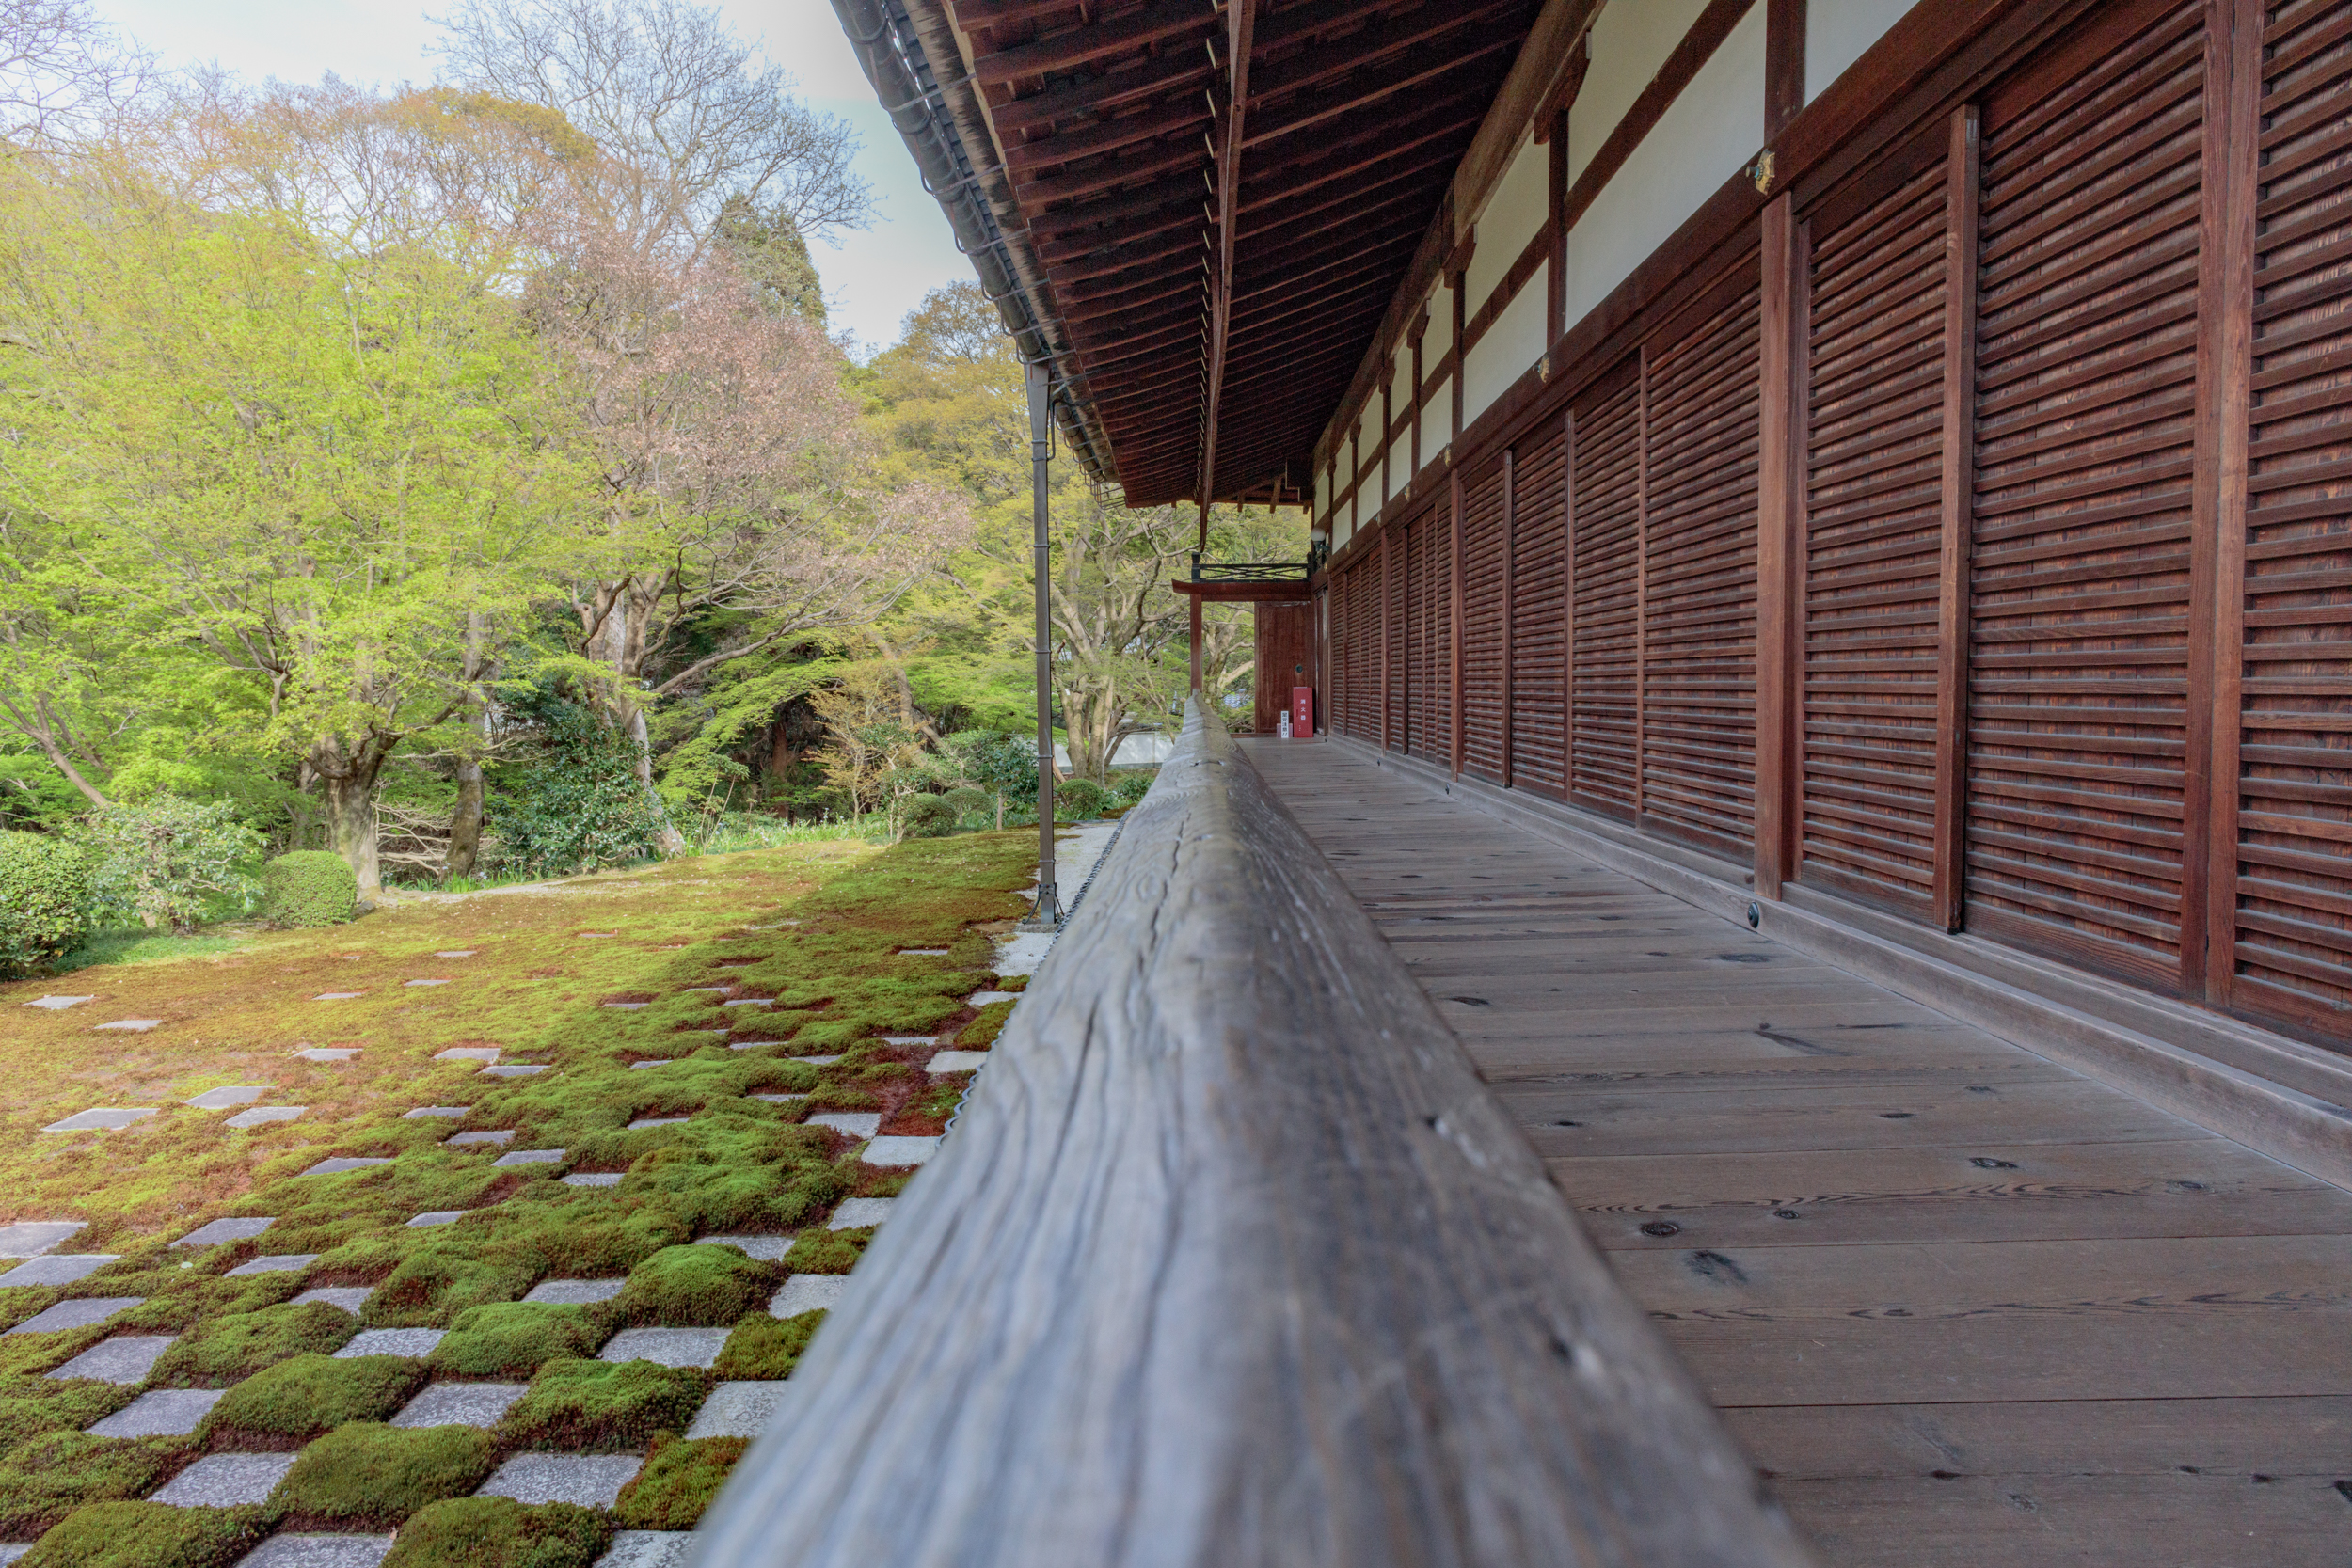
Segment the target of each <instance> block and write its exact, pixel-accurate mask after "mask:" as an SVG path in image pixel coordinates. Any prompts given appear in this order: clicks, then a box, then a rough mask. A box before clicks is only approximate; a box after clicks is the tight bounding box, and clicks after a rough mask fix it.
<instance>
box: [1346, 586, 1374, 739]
mask: <svg viewBox="0 0 2352 1568" xmlns="http://www.w3.org/2000/svg"><path fill="white" fill-rule="evenodd" d="M1349 610H1350V611H1351V613H1350V616H1349V623H1350V624H1349V626H1348V630H1349V632H1350V634H1351V635H1353V636H1354V638H1355V639H1356V675H1357V679H1356V683H1355V699H1354V705H1355V716H1354V723H1355V726H1356V734H1357V736H1359V737H1360V738H1361V739H1363V740H1365V741H1366V742H1368V743H1370V744H1372V745H1375V746H1377V745H1379V744H1380V552H1379V551H1378V550H1376V549H1375V550H1366V551H1365V552H1364V554H1363V556H1362V558H1361V559H1360V560H1359V562H1357V565H1356V586H1355V589H1354V592H1353V594H1352V595H1351V598H1350V603H1349Z"/></svg>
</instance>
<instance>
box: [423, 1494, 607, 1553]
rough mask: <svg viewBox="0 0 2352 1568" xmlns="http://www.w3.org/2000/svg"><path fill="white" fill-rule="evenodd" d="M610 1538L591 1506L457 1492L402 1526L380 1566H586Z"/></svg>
mask: <svg viewBox="0 0 2352 1568" xmlns="http://www.w3.org/2000/svg"><path fill="white" fill-rule="evenodd" d="M609 1544H612V1525H611V1524H609V1523H608V1522H606V1520H605V1517H604V1515H602V1514H600V1513H596V1511H595V1510H593V1509H586V1508H576V1507H574V1506H573V1505H572V1504H570V1503H541V1504H538V1505H536V1506H531V1507H526V1506H525V1505H523V1504H521V1503H518V1502H516V1501H514V1500H513V1499H512V1498H509V1497H459V1498H456V1499H455V1500H453V1501H450V1502H443V1503H435V1504H434V1505H433V1506H432V1507H430V1508H428V1509H425V1510H424V1511H423V1512H421V1513H417V1514H416V1515H414V1516H413V1517H411V1518H410V1519H409V1521H408V1522H407V1523H406V1524H405V1525H403V1526H402V1527H401V1528H400V1535H399V1537H398V1539H396V1540H395V1541H393V1543H392V1550H391V1555H390V1556H389V1557H387V1558H385V1560H384V1562H383V1568H590V1565H591V1564H592V1563H594V1562H595V1561H596V1560H597V1559H598V1558H600V1557H602V1556H603V1555H604V1549H605V1547H606V1546H607V1545H609Z"/></svg>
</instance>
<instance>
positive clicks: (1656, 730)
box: [1640, 259, 1761, 858]
mask: <svg viewBox="0 0 2352 1568" xmlns="http://www.w3.org/2000/svg"><path fill="white" fill-rule="evenodd" d="M1756 291H1757V274H1756V261H1754V260H1753V259H1751V260H1750V261H1747V262H1746V263H1745V264H1744V265H1743V266H1741V267H1740V268H1739V269H1737V270H1736V271H1735V272H1734V274H1733V275H1732V277H1731V278H1730V279H1729V280H1728V281H1727V283H1726V284H1724V285H1723V286H1721V287H1719V288H1718V289H1717V290H1715V291H1714V292H1712V293H1710V295H1709V296H1708V298H1707V299H1705V300H1702V301H1701V302H1700V303H1699V304H1698V305H1697V306H1695V307H1693V308H1692V309H1691V310H1690V311H1689V312H1688V313H1687V314H1686V315H1685V316H1684V317H1682V318H1681V319H1680V321H1678V322H1677V323H1676V324H1674V325H1669V326H1668V327H1667V328H1666V329H1665V331H1663V332H1662V333H1661V335H1660V339H1659V341H1656V342H1654V343H1653V344H1652V345H1651V346H1650V347H1649V348H1648V349H1647V350H1646V351H1645V376H1646V378H1647V397H1646V401H1647V425H1646V429H1645V437H1644V449H1645V457H1644V463H1645V473H1644V493H1643V563H1642V616H1641V620H1642V657H1641V711H1640V745H1641V759H1640V772H1641V792H1642V793H1641V818H1642V825H1643V826H1644V827H1645V828H1646V829H1649V830H1651V831H1654V832H1661V833H1664V834H1667V835H1668V836H1670V837H1674V838H1680V839H1686V840H1689V841H1691V842H1692V843H1695V844H1699V845H1703V846H1705V847H1708V848H1711V849H1715V850H1719V851H1722V852H1724V853H1729V854H1740V855H1741V856H1742V858H1744V854H1745V850H1746V847H1748V846H1749V845H1752V844H1753V843H1754V842H1755V837H1756V456H1757V449H1756V439H1757V433H1758V422H1757V421H1758V414H1759V399H1760V392H1761V388H1760V386H1759V384H1758V381H1757V374H1758V365H1757V353H1756V351H1757V343H1758V338H1757V313H1756V312H1757V298H1756Z"/></svg>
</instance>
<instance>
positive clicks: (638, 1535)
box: [596, 1529, 694, 1568]
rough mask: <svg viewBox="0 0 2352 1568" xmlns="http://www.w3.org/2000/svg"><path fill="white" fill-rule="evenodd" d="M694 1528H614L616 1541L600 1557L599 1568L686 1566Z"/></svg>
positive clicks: (597, 1563) (613, 1535)
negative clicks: (687, 1549) (687, 1551)
mask: <svg viewBox="0 0 2352 1568" xmlns="http://www.w3.org/2000/svg"><path fill="white" fill-rule="evenodd" d="M693 1539H694V1536H693V1532H691V1530H682V1529H676V1530H672V1529H624V1530H615V1531H613V1532H612V1548H611V1549H610V1550H608V1551H607V1552H606V1553H605V1554H604V1555H603V1556H602V1557H600V1558H598V1559H596V1568H686V1548H687V1547H688V1546H689V1545H690V1544H692V1542H693Z"/></svg>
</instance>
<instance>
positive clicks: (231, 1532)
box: [17, 1502, 268, 1568]
mask: <svg viewBox="0 0 2352 1568" xmlns="http://www.w3.org/2000/svg"><path fill="white" fill-rule="evenodd" d="M266 1533H268V1514H267V1513H266V1512H265V1511H264V1510H262V1509H259V1508H174V1507H172V1506H171V1505H170V1504H168V1503H132V1502H107V1503H92V1504H90V1505H89V1506H88V1507H87V1508H83V1509H79V1510H76V1511H75V1512H74V1513H72V1515H70V1516H69V1517H68V1518H67V1519H66V1521H65V1522H64V1523H63V1524H61V1525H59V1526H58V1527H57V1528H56V1529H53V1530H51V1531H50V1532H49V1533H48V1534H47V1535H44V1536H42V1537H41V1538H40V1543H39V1544H37V1545H35V1546H34V1547H33V1549H32V1550H31V1551H29V1552H27V1553H25V1554H24V1556H23V1557H21V1558H18V1559H17V1563H18V1568H230V1564H231V1563H233V1562H235V1561H236V1560H238V1559H240V1558H242V1557H244V1556H245V1554H246V1552H248V1551H250V1550H252V1549H253V1546H254V1545H255V1544H256V1543H258V1542H259V1541H260V1540H261V1539H262V1536H263V1535H265V1534H266Z"/></svg>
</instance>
